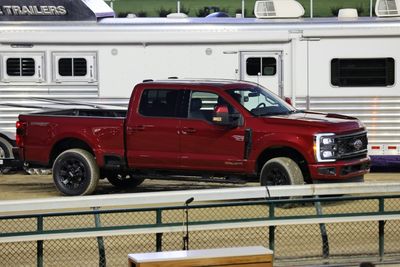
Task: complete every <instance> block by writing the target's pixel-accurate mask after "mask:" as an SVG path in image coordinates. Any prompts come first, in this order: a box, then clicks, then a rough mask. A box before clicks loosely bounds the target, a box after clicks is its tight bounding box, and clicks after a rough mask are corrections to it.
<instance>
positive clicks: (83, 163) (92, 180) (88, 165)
mask: <svg viewBox="0 0 400 267" xmlns="http://www.w3.org/2000/svg"><path fill="white" fill-rule="evenodd" d="M99 177H100V171H99V167H98V166H97V163H96V160H95V158H94V156H93V155H92V154H91V153H89V152H88V151H86V150H83V149H70V150H67V151H64V152H63V153H61V154H60V155H59V156H58V157H57V158H56V160H55V162H54V165H53V179H54V183H55V185H56V187H57V189H58V191H60V192H61V193H62V194H64V195H69V196H78V195H87V194H91V193H93V191H94V190H95V188H96V186H97V183H98V182H99Z"/></svg>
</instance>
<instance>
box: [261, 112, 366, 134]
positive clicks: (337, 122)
mask: <svg viewBox="0 0 400 267" xmlns="http://www.w3.org/2000/svg"><path fill="white" fill-rule="evenodd" d="M265 120H267V121H268V124H271V123H272V124H284V125H287V126H289V125H290V126H297V127H299V126H300V127H301V126H303V127H308V128H314V129H315V130H316V131H320V132H334V133H344V132H354V131H357V130H360V129H364V128H365V127H364V125H363V123H362V122H361V121H360V120H358V119H357V118H354V117H350V116H345V115H340V114H332V113H318V112H311V111H297V112H296V113H292V114H288V115H276V116H270V117H267V118H265Z"/></svg>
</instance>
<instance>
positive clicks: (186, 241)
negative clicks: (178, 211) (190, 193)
mask: <svg viewBox="0 0 400 267" xmlns="http://www.w3.org/2000/svg"><path fill="white" fill-rule="evenodd" d="M193 200H194V197H191V198H189V199H187V200H186V201H185V214H186V218H185V223H186V234H185V236H183V250H189V204H190V203H192V202H193Z"/></svg>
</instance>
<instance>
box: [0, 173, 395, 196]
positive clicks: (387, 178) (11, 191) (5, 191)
mask: <svg viewBox="0 0 400 267" xmlns="http://www.w3.org/2000/svg"><path fill="white" fill-rule="evenodd" d="M365 181H366V182H368V183H376V182H400V172H398V173H370V174H368V175H367V176H366V177H365ZM241 186H257V183H248V184H244V185H243V184H221V183H204V182H193V181H191V182H188V181H161V180H150V179H148V180H145V182H144V183H143V184H142V185H140V186H139V187H138V188H135V189H117V188H115V187H114V186H112V185H111V184H109V183H108V182H107V180H102V181H100V183H99V185H98V187H97V190H96V192H95V194H98V195H99V194H118V193H135V192H157V191H172V190H193V189H212V188H227V187H241ZM59 196H60V194H59V193H58V192H57V190H56V188H55V187H54V185H53V180H52V177H51V175H26V174H23V173H17V174H5V175H1V174H0V201H1V200H17V199H32V198H51V197H59Z"/></svg>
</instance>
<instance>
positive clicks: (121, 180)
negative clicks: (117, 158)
mask: <svg viewBox="0 0 400 267" xmlns="http://www.w3.org/2000/svg"><path fill="white" fill-rule="evenodd" d="M105 177H106V178H107V180H108V181H109V182H110V183H111V184H112V185H113V186H115V187H119V188H126V187H128V188H135V187H137V186H139V185H140V184H141V183H143V181H144V180H145V179H144V178H138V177H135V175H134V174H133V173H123V174H121V173H114V172H107V173H105Z"/></svg>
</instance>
